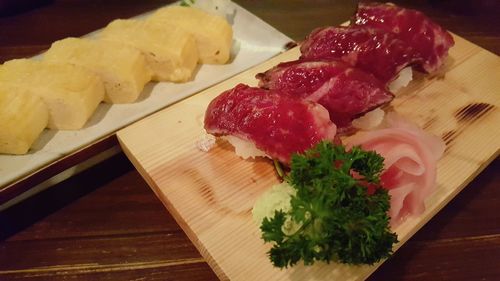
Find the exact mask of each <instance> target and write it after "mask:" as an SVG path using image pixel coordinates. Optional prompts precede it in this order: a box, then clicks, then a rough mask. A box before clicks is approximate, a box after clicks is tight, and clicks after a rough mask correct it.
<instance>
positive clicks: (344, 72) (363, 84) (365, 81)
mask: <svg viewBox="0 0 500 281" xmlns="http://www.w3.org/2000/svg"><path fill="white" fill-rule="evenodd" d="M257 78H259V79H260V83H259V86H261V87H263V88H267V89H273V90H278V91H280V92H281V93H283V94H288V95H290V96H294V97H296V98H301V99H306V100H310V101H314V102H317V103H319V104H321V105H323V106H324V107H325V108H326V109H327V110H328V112H329V113H330V119H331V120H332V121H333V122H334V123H335V124H336V125H337V127H338V129H339V132H344V131H346V130H348V129H349V128H350V126H351V121H352V120H353V119H355V118H357V117H359V116H361V115H363V114H364V113H366V112H368V111H370V110H373V109H375V108H377V107H380V106H381V105H384V104H387V103H389V102H390V101H391V100H392V99H393V98H394V96H393V94H392V93H390V92H389V91H387V90H386V88H385V86H384V84H383V83H382V82H380V81H379V80H377V79H376V78H375V77H374V76H373V75H371V74H369V73H367V72H365V71H362V70H360V69H357V68H353V67H352V66H350V65H349V64H347V63H344V62H342V61H336V60H332V61H300V60H299V61H292V62H286V63H281V64H279V65H277V66H276V67H274V68H272V69H270V70H268V71H266V72H265V73H261V74H258V75H257Z"/></svg>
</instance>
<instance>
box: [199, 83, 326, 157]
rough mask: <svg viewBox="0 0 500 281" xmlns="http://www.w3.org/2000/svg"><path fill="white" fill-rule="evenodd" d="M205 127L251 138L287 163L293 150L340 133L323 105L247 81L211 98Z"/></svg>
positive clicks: (267, 151) (267, 152)
mask: <svg viewBox="0 0 500 281" xmlns="http://www.w3.org/2000/svg"><path fill="white" fill-rule="evenodd" d="M205 130H206V131H207V132H208V133H209V134H213V135H216V136H221V135H232V136H235V137H239V138H241V139H243V140H247V141H250V142H252V143H254V144H255V146H256V147H257V148H258V149H260V150H262V151H264V152H265V153H266V154H267V155H269V156H270V157H272V158H274V159H278V160H279V161H281V162H283V163H285V164H287V163H289V162H290V159H291V155H292V154H293V153H298V152H304V151H305V150H306V149H309V148H311V147H313V146H314V145H316V144H317V143H318V142H320V141H321V140H330V141H335V134H336V126H335V124H333V123H332V122H331V121H330V119H329V116H328V111H327V110H326V109H325V108H324V107H323V106H321V105H319V104H317V103H315V102H312V101H305V100H302V99H296V98H293V97H291V96H290V95H285V94H282V93H279V92H277V91H273V90H266V89H261V88H255V87H249V86H247V85H243V84H239V85H237V86H236V87H235V88H233V89H230V90H227V91H225V92H223V93H222V94H220V95H219V96H218V97H216V98H215V99H214V100H212V101H211V102H210V104H209V105H208V108H207V111H206V113H205Z"/></svg>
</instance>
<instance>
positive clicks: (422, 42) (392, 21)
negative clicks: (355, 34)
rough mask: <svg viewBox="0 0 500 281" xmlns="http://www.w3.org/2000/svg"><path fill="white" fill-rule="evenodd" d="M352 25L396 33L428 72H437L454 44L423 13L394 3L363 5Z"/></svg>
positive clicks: (444, 31) (443, 31)
mask: <svg viewBox="0 0 500 281" xmlns="http://www.w3.org/2000/svg"><path fill="white" fill-rule="evenodd" d="M352 22H353V24H354V25H356V26H360V27H364V28H377V29H382V30H385V31H387V32H391V33H393V34H396V35H397V37H398V38H399V39H401V40H403V41H405V42H406V43H408V44H409V45H410V46H412V47H413V48H414V49H415V51H416V53H415V58H417V59H418V60H419V63H418V64H417V66H418V68H419V70H421V71H425V72H434V71H436V70H437V69H438V68H439V67H440V66H441V65H442V64H443V63H444V59H445V58H446V56H447V55H448V49H449V48H451V47H452V46H453V45H454V41H453V37H452V36H451V34H450V33H448V32H447V31H446V30H445V29H443V28H442V27H441V26H439V25H438V24H436V23H434V22H433V21H432V20H431V19H429V18H428V17H427V16H425V15H424V14H423V13H421V12H419V11H416V10H411V9H405V8H401V7H398V6H396V5H392V4H378V3H368V4H367V3H360V4H359V6H358V11H357V13H356V15H355V16H354V20H353V21H352Z"/></svg>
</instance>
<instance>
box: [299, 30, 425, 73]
mask: <svg viewBox="0 0 500 281" xmlns="http://www.w3.org/2000/svg"><path fill="white" fill-rule="evenodd" d="M300 51H301V53H302V56H301V59H306V60H318V59H319V60H321V59H341V60H343V61H345V62H347V63H349V64H350V65H352V66H355V67H359V68H361V69H363V70H365V71H368V72H370V73H372V74H373V75H375V76H376V77H377V78H378V79H379V80H380V81H382V82H384V83H388V82H391V81H392V80H394V79H395V78H397V75H398V73H399V71H401V69H403V68H405V67H406V66H408V65H411V64H413V63H414V62H415V61H416V60H415V58H414V50H413V48H412V47H411V45H409V44H407V43H406V42H404V41H402V40H400V39H398V37H397V35H396V34H393V33H390V32H385V31H383V30H378V29H374V28H365V27H356V26H350V27H333V26H329V27H323V28H319V29H315V30H313V32H311V34H309V35H308V36H307V38H306V40H305V41H304V42H303V43H302V45H301V47H300Z"/></svg>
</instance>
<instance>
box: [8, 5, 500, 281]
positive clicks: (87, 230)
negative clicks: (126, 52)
mask: <svg viewBox="0 0 500 281" xmlns="http://www.w3.org/2000/svg"><path fill="white" fill-rule="evenodd" d="M6 2H7V1H0V9H3V10H5V9H7V8H8V11H5V12H2V15H1V16H0V62H3V61H6V60H9V59H13V58H20V57H26V56H31V55H34V54H37V53H38V52H40V51H43V50H45V49H47V48H48V47H49V45H50V44H51V43H52V42H53V41H55V40H58V39H62V38H65V37H68V36H82V35H84V34H86V33H88V32H91V31H93V30H96V29H99V28H102V27H104V26H105V25H106V24H107V23H108V22H109V21H111V20H113V19H116V18H127V17H132V16H135V15H138V14H140V13H143V12H146V11H149V10H153V9H155V8H157V7H160V6H162V5H165V4H166V2H168V1H154V0H149V1H146V0H142V1H136V0H121V1H119V0H108V1H96V0H87V1H83V0H60V1H57V0H56V1H29V0H24V1H18V2H17V4H14V6H17V7H12V6H11V7H8V5H4V4H3V3H6ZM13 2H15V1H13ZM35 2H36V3H35ZM235 2H237V3H239V4H240V5H242V6H243V7H244V8H246V9H248V10H249V11H251V12H253V13H254V14H256V15H257V16H259V17H261V18H262V19H264V20H265V21H267V22H268V23H270V24H271V25H273V26H274V27H276V28H277V29H278V30H279V31H281V32H283V33H284V34H286V35H288V36H290V37H291V38H293V39H294V40H301V39H303V38H304V36H305V35H306V34H307V33H308V32H310V31H311V30H312V29H313V28H315V27H318V26H323V25H337V24H340V23H342V22H345V21H346V20H348V19H349V17H350V15H351V14H352V13H353V11H354V9H355V5H356V4H355V2H354V1H342V0H307V1H306V0H303V1H298V0H266V1H260V0H259V1H258V0H244V1H243V0H240V1H235ZM393 2H395V3H397V4H401V5H403V6H406V7H411V8H416V9H420V10H421V11H423V12H425V13H426V14H427V15H428V16H430V17H431V18H432V19H434V20H435V21H436V22H438V23H440V24H441V25H443V26H444V27H445V28H447V29H449V30H451V31H452V32H454V33H456V34H458V35H459V36H462V37H464V38H466V39H467V40H469V41H472V42H474V43H476V44H477V45H479V46H481V47H483V48H485V49H487V50H489V51H491V52H493V53H495V54H497V55H498V54H500V17H499V15H500V2H498V1H496V0H480V1H473V0H459V1H457V0H448V1H446V0H443V1H440V0H433V1H424V0H413V1H393ZM28 6H31V7H28ZM497 90H498V89H497ZM108 143H112V144H114V145H116V144H117V143H116V140H115V139H114V138H113V137H111V138H110V139H109V140H108ZM472 145H473V144H472ZM499 207H500V160H499V159H496V160H494V161H493V162H492V163H491V164H490V165H489V166H488V167H486V168H485V170H484V171H483V172H482V173H481V174H479V176H478V177H477V178H476V179H474V180H473V181H472V182H471V183H470V184H469V185H468V186H467V187H465V189H464V190H463V191H462V192H461V193H460V194H459V195H458V196H456V197H455V198H454V199H453V200H452V201H451V202H450V203H449V204H448V205H447V206H446V207H445V208H444V209H443V210H442V211H440V212H439V213H438V214H437V215H436V216H435V217H434V218H433V219H432V220H431V221H430V222H429V223H427V224H426V225H425V226H424V227H423V228H422V229H421V230H420V231H419V232H418V233H417V234H416V235H415V236H413V237H412V238H411V239H410V240H409V241H408V242H407V243H406V244H405V245H404V246H403V247H402V248H401V249H400V250H398V251H397V253H395V255H394V256H393V257H392V258H390V259H389V260H388V261H386V262H385V263H384V264H383V265H382V266H381V267H380V268H379V269H378V270H377V271H376V272H375V273H374V274H373V275H372V276H371V277H370V278H369V280H425V281H428V280H500V212H499V211H498V209H499ZM0 238H1V240H0V280H181V281H182V280H217V277H216V275H215V274H214V273H213V271H212V270H211V269H210V267H209V266H208V264H207V263H206V262H205V260H204V259H203V258H202V257H201V256H200V254H199V253H198V252H197V250H196V249H195V247H194V246H193V244H192V243H191V242H190V241H189V239H188V238H187V236H186V235H185V234H184V232H183V231H182V230H181V228H180V227H179V225H178V224H177V223H176V222H175V220H174V219H173V218H172V216H171V215H170V214H169V213H168V212H167V210H166V209H165V208H164V207H163V205H162V204H161V202H160V200H158V199H157V198H156V197H155V195H154V193H153V192H152V191H151V189H150V188H149V187H148V185H147V184H146V182H145V181H144V180H143V179H142V178H141V176H140V175H139V173H138V172H137V171H135V169H134V167H133V166H132V165H131V163H130V162H129V161H128V159H127V158H126V157H125V156H124V155H123V154H122V153H119V154H118V155H116V156H114V157H112V158H110V159H108V160H106V161H104V162H102V163H100V164H98V165H96V166H94V167H92V168H90V169H89V170H87V171H85V172H83V173H81V174H79V175H77V176H74V177H72V178H70V179H68V180H66V181H63V182H62V183H59V184H56V185H54V186H53V187H51V188H49V189H48V190H46V191H44V192H41V193H39V194H37V195H36V196H34V197H31V198H29V199H27V200H25V201H23V202H21V203H19V204H17V205H15V206H13V207H11V208H9V209H7V210H6V211H3V212H2V213H0Z"/></svg>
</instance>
